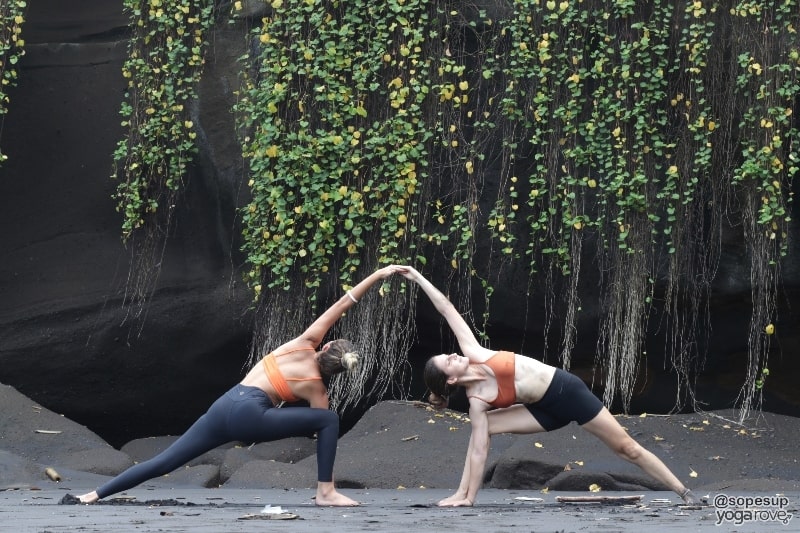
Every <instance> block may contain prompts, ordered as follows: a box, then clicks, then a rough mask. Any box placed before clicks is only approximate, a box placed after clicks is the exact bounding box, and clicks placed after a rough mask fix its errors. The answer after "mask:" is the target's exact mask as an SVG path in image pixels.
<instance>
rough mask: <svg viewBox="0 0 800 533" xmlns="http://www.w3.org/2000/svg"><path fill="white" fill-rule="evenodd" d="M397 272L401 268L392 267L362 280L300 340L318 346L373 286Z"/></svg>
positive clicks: (316, 321) (320, 317)
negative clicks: (332, 327)
mask: <svg viewBox="0 0 800 533" xmlns="http://www.w3.org/2000/svg"><path fill="white" fill-rule="evenodd" d="M397 272H400V267H398V266H395V265H390V266H387V267H384V268H381V269H378V270H376V271H375V272H373V273H372V274H370V275H369V276H367V277H366V278H364V279H363V280H361V281H360V282H359V283H358V284H357V285H356V286H355V287H353V288H352V289H350V290H349V291H347V292H346V293H344V294H343V295H342V297H341V298H339V299H338V300H337V301H336V302H334V304H333V305H331V306H330V307H329V308H328V309H327V310H326V311H325V312H324V313H322V314H321V315H320V316H319V318H317V319H316V320H315V321H314V322H313V323H312V324H311V325H310V326H308V328H306V330H305V331H304V332H303V333H302V334H301V335H300V337H299V338H301V339H303V340H306V341H309V342H311V343H313V344H314V346H318V345H319V344H320V343H321V342H322V339H323V338H324V337H325V334H326V333H328V330H329V329H331V326H333V325H334V324H335V323H336V321H337V320H339V319H340V318H341V317H342V315H343V314H344V313H345V312H346V311H347V310H348V309H350V308H351V307H352V306H353V305H355V304H356V303H357V302H358V301H359V300H360V299H361V298H362V297H363V296H364V295H365V294H366V292H367V290H369V288H370V287H372V285H374V284H375V283H376V282H378V281H380V280H383V279H386V278H388V277H389V276H391V275H392V274H395V273H397Z"/></svg>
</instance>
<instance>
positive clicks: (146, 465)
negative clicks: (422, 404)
mask: <svg viewBox="0 0 800 533" xmlns="http://www.w3.org/2000/svg"><path fill="white" fill-rule="evenodd" d="M397 271H398V268H397V267H394V266H388V267H385V268H382V269H380V270H378V271H376V272H374V273H373V274H371V275H370V276H369V277H367V278H366V279H364V280H363V281H361V282H360V283H359V284H358V285H356V286H355V287H353V288H352V289H351V290H349V291H347V293H346V294H345V295H344V296H342V297H341V298H340V299H339V300H338V301H337V302H336V303H334V304H333V305H332V306H331V307H330V308H328V310H327V311H325V312H324V313H323V314H322V315H321V316H320V317H319V318H317V319H316V320H315V321H314V323H313V324H311V325H310V326H309V327H308V328H307V329H306V330H305V331H304V332H303V333H302V334H301V335H300V336H299V337H297V338H295V339H292V340H291V341H289V342H287V343H285V344H283V345H281V346H280V347H278V348H277V349H275V350H274V351H273V352H270V353H269V354H268V355H266V356H265V357H264V358H263V359H262V360H261V361H259V362H258V363H257V364H256V365H255V366H254V367H253V368H252V369H251V370H250V372H249V373H248V374H247V375H246V376H245V378H244V379H243V380H242V381H241V382H240V383H239V384H237V385H236V386H234V387H233V388H232V389H231V390H229V391H228V392H226V393H225V394H224V395H222V396H221V397H220V398H219V399H218V400H217V401H215V402H214V404H213V405H212V406H211V407H210V408H209V409H208V411H207V412H206V413H205V414H204V415H203V416H201V417H200V418H199V419H198V420H197V422H195V423H194V424H193V425H192V427H190V428H189V429H188V430H187V431H186V433H184V434H183V435H182V436H181V437H180V438H179V439H178V440H176V441H175V442H174V443H173V444H172V445H171V446H170V447H169V448H167V449H166V450H164V451H163V452H161V453H160V454H158V455H157V456H155V457H153V458H152V459H150V460H148V461H145V462H143V463H139V464H137V465H134V466H132V467H130V468H129V469H127V470H125V471H124V472H122V473H121V474H119V475H118V476H116V477H115V478H113V479H111V480H110V481H108V482H107V483H106V484H104V485H103V486H102V487H100V488H98V489H97V490H95V491H92V492H89V493H87V494H84V495H82V496H80V497H79V499H80V501H81V502H83V503H92V502H95V501H97V500H98V499H100V498H105V497H107V496H110V495H112V494H116V493H118V492H121V491H123V490H127V489H130V488H131V487H135V486H136V485H138V484H139V483H142V482H144V481H146V480H148V479H152V478H154V477H158V476H162V475H164V474H167V473H169V472H172V471H173V470H175V469H176V468H178V467H180V466H181V465H184V464H186V463H187V462H189V461H191V460H192V459H194V458H195V457H199V456H200V455H202V454H204V453H205V452H207V451H209V450H212V449H213V448H216V447H217V446H220V445H222V444H225V443H226V442H231V441H241V442H248V443H249V442H267V441H274V440H279V439H283V438H286V437H296V436H304V435H311V434H313V433H316V434H317V493H316V499H315V502H316V504H317V505H345V506H349V505H358V502H356V501H355V500H352V499H350V498H348V497H347V496H345V495H343V494H341V493H339V492H338V491H337V490H336V487H335V486H334V483H333V462H334V459H335V458H336V444H337V441H338V439H339V417H338V416H337V415H336V413H334V412H333V411H330V410H329V409H328V391H327V389H326V387H325V385H324V383H323V381H322V378H323V377H328V376H331V375H333V374H336V373H338V372H342V371H344V370H349V369H351V368H353V367H354V366H355V365H357V364H358V356H357V355H356V354H354V353H352V345H351V344H350V343H349V342H348V341H346V340H335V341H331V342H328V343H326V344H325V345H324V346H323V347H322V349H321V350H319V351H317V348H318V347H319V345H320V344H321V343H322V339H323V337H324V336H325V335H326V334H327V332H328V330H329V329H330V328H331V326H333V324H334V323H335V322H336V321H337V320H338V319H339V317H341V316H342V314H343V313H344V312H345V311H347V310H348V309H349V308H350V307H352V306H353V305H354V304H355V303H357V302H358V300H359V299H360V298H361V297H362V296H363V295H364V293H365V292H366V291H367V289H369V288H370V287H371V286H372V285H373V284H374V283H375V282H377V281H379V280H382V279H385V278H387V277H389V276H391V275H392V274H394V273H395V272H397ZM300 400H305V401H307V402H308V403H309V407H293V408H291V409H278V408H277V406H279V405H280V404H281V403H282V402H290V403H291V402H296V401H300Z"/></svg>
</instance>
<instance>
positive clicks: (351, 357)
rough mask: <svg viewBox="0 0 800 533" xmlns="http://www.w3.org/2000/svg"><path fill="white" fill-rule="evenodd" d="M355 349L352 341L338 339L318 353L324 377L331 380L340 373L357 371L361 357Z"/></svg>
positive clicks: (320, 368) (320, 369)
mask: <svg viewBox="0 0 800 533" xmlns="http://www.w3.org/2000/svg"><path fill="white" fill-rule="evenodd" d="M353 349H354V348H353V343H351V342H350V341H348V340H345V339H337V340H335V341H331V342H329V343H328V344H327V348H325V349H324V350H320V351H319V352H317V361H318V362H319V371H320V373H321V374H322V377H323V378H330V377H331V376H333V375H334V374H338V373H339V372H344V371H345V370H348V371H349V370H353V369H355V368H356V367H357V366H358V363H359V356H358V354H357V353H355V352H354V351H353Z"/></svg>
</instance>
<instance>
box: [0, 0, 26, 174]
mask: <svg viewBox="0 0 800 533" xmlns="http://www.w3.org/2000/svg"><path fill="white" fill-rule="evenodd" d="M26 7H27V3H26V2H25V0H10V1H6V2H2V3H0V131H2V123H3V118H4V116H5V114H6V113H7V112H8V103H9V100H8V94H7V92H6V91H8V89H9V88H10V87H13V86H15V85H16V84H17V69H16V65H17V63H18V62H19V59H20V58H21V57H22V56H23V55H25V49H24V46H25V41H24V40H23V39H22V25H23V24H24V23H25V8H26ZM7 159H8V156H7V155H5V154H4V153H3V151H2V150H1V149H0V165H1V164H3V162H4V161H6V160H7Z"/></svg>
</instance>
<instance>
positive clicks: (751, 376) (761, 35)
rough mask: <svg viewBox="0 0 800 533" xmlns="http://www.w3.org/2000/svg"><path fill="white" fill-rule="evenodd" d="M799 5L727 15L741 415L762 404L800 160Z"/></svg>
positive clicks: (747, 7) (753, 6) (762, 6)
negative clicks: (742, 367) (743, 356)
mask: <svg viewBox="0 0 800 533" xmlns="http://www.w3.org/2000/svg"><path fill="white" fill-rule="evenodd" d="M799 12H800V4H798V3H797V2H784V3H775V4H773V3H769V4H766V3H762V2H754V1H743V2H738V3H737V4H736V5H735V6H734V7H733V9H731V16H732V19H733V20H732V25H733V32H734V35H736V36H737V38H736V39H735V40H734V43H733V52H734V57H736V59H737V62H736V64H735V66H734V68H735V67H738V68H737V69H736V71H735V72H736V77H735V80H736V84H735V90H736V98H735V101H736V102H740V108H739V109H737V111H738V113H737V118H738V120H739V123H738V125H737V126H738V130H739V132H740V135H739V143H738V144H739V147H740V153H739V155H740V159H738V161H737V163H738V165H737V166H736V168H735V169H734V175H733V176H734V177H733V186H734V194H735V195H736V199H737V201H738V202H739V204H740V206H741V214H742V226H743V229H744V237H745V241H746V242H747V244H748V247H749V252H750V277H751V291H752V305H753V314H752V316H751V320H750V328H749V336H748V367H747V369H746V374H745V381H744V384H743V385H742V390H741V394H740V403H741V407H742V413H743V414H742V416H744V415H745V414H746V413H747V412H748V410H749V409H750V408H751V407H753V406H757V405H759V403H760V398H761V392H762V387H763V385H764V379H765V378H766V376H767V375H768V374H769V366H768V359H769V347H770V341H771V337H772V335H773V334H774V325H773V321H775V319H776V316H775V313H776V309H777V304H776V298H777V293H778V288H779V279H780V259H781V258H782V257H784V256H785V255H786V250H787V246H788V243H787V236H788V223H789V221H790V217H789V210H788V203H789V202H790V201H791V195H790V194H787V193H786V191H788V190H791V183H790V179H791V178H792V176H793V175H794V174H795V173H796V172H797V168H798V161H800V148H799V146H800V143H798V141H799V140H800V137H799V136H798V135H800V132H798V130H797V128H796V127H793V123H792V120H793V118H792V117H793V115H794V109H793V106H794V105H795V104H796V101H797V95H798V93H800V81H799V79H798V78H799V77H800V76H799V74H800V39H798V36H797V31H798V13H799Z"/></svg>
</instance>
